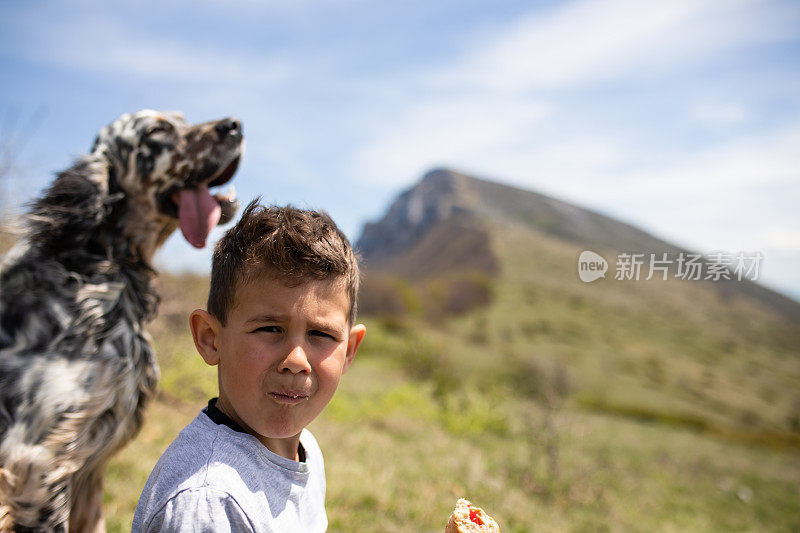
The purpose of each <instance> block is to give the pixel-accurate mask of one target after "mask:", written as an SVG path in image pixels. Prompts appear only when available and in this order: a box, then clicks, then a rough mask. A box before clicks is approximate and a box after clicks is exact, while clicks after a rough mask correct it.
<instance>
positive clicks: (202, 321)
mask: <svg viewBox="0 0 800 533" xmlns="http://www.w3.org/2000/svg"><path fill="white" fill-rule="evenodd" d="M189 327H190V328H191V330H192V338H193V339H194V345H195V347H196V348H197V351H198V352H199V353H200V356H201V357H202V358H203V361H205V362H206V364H208V365H211V366H214V365H217V364H219V346H218V342H217V341H218V335H219V332H220V329H222V325H221V324H220V322H219V320H217V318H216V317H215V316H214V315H212V314H211V313H209V312H208V311H204V310H202V309H195V310H194V311H192V314H191V315H189Z"/></svg>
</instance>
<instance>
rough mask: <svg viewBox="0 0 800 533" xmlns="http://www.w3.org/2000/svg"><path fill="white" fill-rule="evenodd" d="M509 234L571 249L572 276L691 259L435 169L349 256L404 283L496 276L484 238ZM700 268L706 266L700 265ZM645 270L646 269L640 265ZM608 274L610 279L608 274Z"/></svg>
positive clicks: (728, 289) (617, 228) (769, 296)
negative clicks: (615, 265)
mask: <svg viewBox="0 0 800 533" xmlns="http://www.w3.org/2000/svg"><path fill="white" fill-rule="evenodd" d="M508 226H514V227H519V228H525V229H528V230H530V231H533V232H538V233H540V234H543V235H545V236H547V237H549V238H551V239H554V240H557V241H560V242H563V243H565V244H569V245H573V247H574V249H575V250H576V259H575V261H572V262H571V263H570V264H565V265H564V267H565V268H568V267H571V268H573V270H576V269H577V254H579V253H580V251H582V250H592V251H595V252H601V253H602V254H604V255H605V257H607V258H610V257H614V256H616V255H617V254H619V253H622V252H628V253H644V254H645V260H648V259H649V257H650V255H651V254H655V257H656V258H661V257H662V254H664V253H666V254H667V258H668V260H672V261H673V262H672V264H671V265H670V271H669V272H670V274H671V275H672V276H674V275H675V274H676V270H675V269H676V259H677V258H678V257H679V255H680V254H681V253H683V254H685V255H688V254H691V253H692V252H691V251H689V250H686V249H683V248H681V247H679V246H677V245H675V244H671V243H668V242H666V241H664V240H661V239H659V238H658V237H655V236H653V235H650V234H649V233H647V232H645V231H642V230H640V229H638V228H636V227H634V226H631V225H629V224H626V223H624V222H620V221H618V220H615V219H613V218H610V217H608V216H605V215H602V214H600V213H597V212H594V211H591V210H588V209H585V208H582V207H578V206H576V205H573V204H570V203H567V202H564V201H561V200H558V199H556V198H552V197H550V196H546V195H543V194H539V193H536V192H532V191H527V190H523V189H519V188H515V187H510V186H507V185H502V184H500V183H495V182H491V181H486V180H482V179H477V178H474V177H470V176H467V175H465V174H462V173H459V172H455V171H452V170H447V169H436V170H432V171H431V172H428V173H427V174H425V176H424V177H423V178H422V180H421V181H420V182H419V183H418V184H416V185H415V186H413V187H412V188H410V189H408V190H406V191H405V192H403V193H402V194H401V195H400V196H399V197H398V198H397V199H396V200H395V201H394V203H392V205H391V206H390V207H389V210H388V211H387V213H386V214H385V215H384V217H383V218H382V219H381V220H379V221H377V222H373V223H367V224H366V225H365V227H364V230H363V233H362V235H361V237H360V239H359V240H358V242H357V245H356V246H357V248H358V249H359V250H360V252H361V255H362V257H363V259H364V261H365V264H366V266H367V268H368V269H370V268H372V269H374V270H377V271H383V272H391V273H395V274H399V275H402V276H406V277H423V278H424V277H430V276H437V275H441V274H442V273H443V272H452V271H471V270H475V271H482V272H494V271H496V269H497V267H498V265H499V263H500V260H499V258H498V257H497V256H496V254H495V253H494V250H493V247H492V246H491V242H492V237H491V233H492V230H491V229H490V228H494V229H496V230H498V231H500V232H502V231H503V228H504V227H508ZM704 263H705V265H706V266H707V265H708V261H706V260H704ZM643 266H644V267H647V265H643ZM612 274H613V272H612ZM731 277H733V278H734V279H731V280H727V279H724V278H722V279H719V280H716V281H713V282H711V281H709V282H705V281H704V280H702V281H701V280H698V281H693V283H695V284H697V285H705V286H707V288H711V289H712V290H716V291H718V292H719V294H721V295H722V297H723V298H728V299H730V298H738V297H741V298H746V299H749V300H752V301H754V302H757V303H759V304H761V305H763V306H764V307H765V308H767V309H770V310H772V311H774V312H776V313H778V314H780V315H783V316H785V317H786V318H787V319H790V320H794V321H797V322H800V303H798V302H796V301H794V300H792V299H790V298H788V297H786V296H784V295H782V294H780V293H777V292H775V291H773V290H770V289H768V288H766V287H763V286H761V285H758V284H756V283H752V282H750V281H748V280H741V281H740V280H737V279H735V276H731Z"/></svg>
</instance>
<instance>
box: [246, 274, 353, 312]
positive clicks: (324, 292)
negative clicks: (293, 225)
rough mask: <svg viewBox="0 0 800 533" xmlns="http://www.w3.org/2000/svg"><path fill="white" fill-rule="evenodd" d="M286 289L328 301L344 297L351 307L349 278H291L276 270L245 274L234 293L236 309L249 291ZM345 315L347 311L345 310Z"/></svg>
mask: <svg viewBox="0 0 800 533" xmlns="http://www.w3.org/2000/svg"><path fill="white" fill-rule="evenodd" d="M276 286H277V287H285V288H287V289H296V288H299V289H300V292H303V289H305V288H307V289H308V292H312V291H313V292H314V293H316V294H318V295H321V296H324V297H325V298H326V299H339V298H340V297H342V296H344V298H345V301H346V302H347V303H348V305H349V303H350V302H349V300H350V296H349V293H348V289H347V278H346V277H344V276H331V277H329V278H322V279H319V278H316V277H311V276H291V275H287V274H285V273H282V272H278V271H276V270H274V269H263V268H262V269H259V270H254V269H251V270H250V271H249V272H245V275H244V276H242V278H241V279H240V281H239V283H237V286H236V291H235V293H234V307H236V306H237V304H238V303H240V301H241V300H242V299H243V298H244V297H245V295H247V294H249V293H248V292H247V291H248V290H249V291H253V290H255V291H259V290H261V289H266V288H269V287H276ZM345 314H348V313H347V309H345Z"/></svg>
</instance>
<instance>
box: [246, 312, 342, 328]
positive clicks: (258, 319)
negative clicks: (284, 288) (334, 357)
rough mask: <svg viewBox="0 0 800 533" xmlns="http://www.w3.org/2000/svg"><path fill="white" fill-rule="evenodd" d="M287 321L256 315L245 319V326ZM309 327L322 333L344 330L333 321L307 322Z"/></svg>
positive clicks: (274, 316) (283, 317)
mask: <svg viewBox="0 0 800 533" xmlns="http://www.w3.org/2000/svg"><path fill="white" fill-rule="evenodd" d="M286 320H287V317H286V316H284V315H280V314H277V315H276V314H264V315H257V316H254V317H251V318H249V319H247V321H246V322H245V323H246V324H261V323H264V322H284V321H286ZM308 324H309V326H310V327H311V329H320V330H323V331H339V330H340V329H344V326H339V325H337V323H336V322H335V321H326V320H309V321H308Z"/></svg>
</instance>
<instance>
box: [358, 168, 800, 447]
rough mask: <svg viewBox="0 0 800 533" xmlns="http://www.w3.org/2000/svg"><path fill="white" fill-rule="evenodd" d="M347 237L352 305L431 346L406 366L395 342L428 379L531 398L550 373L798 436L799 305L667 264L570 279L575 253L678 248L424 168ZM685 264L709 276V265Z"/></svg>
mask: <svg viewBox="0 0 800 533" xmlns="http://www.w3.org/2000/svg"><path fill="white" fill-rule="evenodd" d="M356 247H357V248H358V250H359V252H360V254H361V256H362V258H363V264H364V270H365V283H364V291H363V293H362V294H363V296H362V301H363V302H364V305H363V306H362V309H363V310H364V313H365V314H367V315H370V314H372V315H374V316H383V317H385V318H390V319H391V320H392V322H391V323H392V324H394V326H392V327H398V326H397V324H400V326H399V327H407V328H409V330H410V331H413V335H412V334H411V333H409V335H410V337H409V339H407V340H408V342H410V343H412V344H413V343H418V344H420V346H423V345H424V346H428V348H430V346H436V347H437V348H435V349H432V350H433V352H434V355H430V354H429V355H428V356H426V357H427V358H426V359H425V360H424V361H423V362H422V363H421V362H420V361H418V360H417V359H415V357H416V355H414V350H411V352H410V355H409V356H408V362H407V364H408V365H409V371H410V372H412V373H413V372H419V370H418V368H417V369H416V370H415V369H414V368H410V366H411V365H414V364H417V365H421V367H422V368H426V369H428V372H429V374H428V375H427V377H428V379H432V380H434V381H435V382H436V383H437V385H436V386H437V387H444V386H453V385H452V383H453V382H455V383H459V384H460V385H459V386H461V387H468V386H475V387H478V388H486V389H490V390H494V389H496V388H497V387H505V386H510V387H512V388H514V390H516V391H517V392H519V393H522V394H526V395H531V394H532V395H534V396H535V395H537V394H538V395H541V394H542V387H543V386H544V387H545V389H547V387H551V386H552V383H551V382H553V381H554V380H555V381H559V380H560V381H559V382H561V381H564V382H565V383H567V384H566V385H564V384H563V383H562V385H559V386H558V387H556V388H558V389H560V390H562V392H563V393H564V394H565V395H566V396H565V397H566V398H568V400H569V401H570V402H572V403H573V404H574V405H575V406H578V407H579V408H581V409H589V410H599V411H603V412H606V413H616V414H620V415H623V416H631V417H635V418H643V419H646V420H657V421H671V422H675V423H681V424H685V425H687V426H689V427H692V428H696V429H702V430H707V431H711V432H714V433H716V434H722V435H726V436H732V435H734V436H736V438H744V439H749V440H762V441H764V440H765V441H770V442H778V443H784V444H785V443H790V444H791V445H792V446H800V392H798V391H800V388H798V383H800V328H799V327H798V324H800V303H798V302H796V301H794V300H792V299H790V298H787V297H786V296H784V295H781V294H779V293H777V292H775V291H772V290H769V289H767V288H765V287H763V286H761V285H759V284H757V283H755V282H751V281H748V280H746V279H745V280H742V281H739V280H737V279H736V278H735V276H732V278H733V279H730V280H725V279H720V280H718V281H712V280H705V279H700V280H693V279H680V277H676V273H677V270H676V268H677V267H676V264H675V263H673V264H671V265H670V266H669V269H668V271H667V273H666V279H663V278H662V274H660V273H658V274H657V275H656V276H654V277H653V279H651V280H645V278H646V275H645V274H646V271H647V267H648V265H647V264H645V265H643V267H642V274H641V277H640V278H639V279H619V280H618V279H615V275H614V274H615V269H614V267H613V266H609V269H608V272H607V273H606V276H605V279H598V280H596V281H594V282H591V283H584V282H582V281H581V280H580V279H579V276H578V258H579V256H580V254H581V252H582V251H584V250H591V251H594V252H596V253H597V254H600V255H601V256H602V257H603V258H605V259H606V260H608V262H609V264H610V265H611V264H613V263H614V261H613V260H614V259H615V258H616V259H619V258H620V256H619V254H620V253H623V252H624V253H643V254H646V256H647V257H649V256H650V254H655V257H657V258H661V257H662V256H661V254H664V253H666V254H668V255H667V257H668V258H670V259H671V260H672V261H673V262H674V261H676V259H677V257H678V256H679V255H680V254H681V253H684V254H689V253H691V252H690V251H688V250H684V249H682V248H681V247H680V246H677V245H674V244H671V243H669V242H666V241H664V240H662V239H659V238H658V237H655V236H653V235H650V234H649V233H647V232H645V231H642V230H640V229H638V228H636V227H634V226H632V225H630V224H626V223H623V222H620V221H618V220H614V219H613V218H610V217H608V216H605V215H602V214H600V213H597V212H594V211H591V210H588V209H584V208H581V207H578V206H575V205H573V204H570V203H567V202H564V201H561V200H558V199H556V198H552V197H549V196H545V195H542V194H538V193H535V192H532V191H526V190H522V189H518V188H514V187H509V186H506V185H502V184H499V183H494V182H491V181H486V180H482V179H477V178H474V177H470V176H467V175H465V174H463V173H459V172H455V171H452V170H447V169H436V170H433V171H431V172H429V173H427V174H426V175H425V176H424V177H423V178H422V180H421V181H420V182H419V183H417V184H416V185H414V186H413V187H411V188H410V189H408V190H406V191H405V192H403V193H402V194H400V195H399V197H398V198H397V199H396V200H395V201H394V202H393V203H392V204H391V206H390V207H389V208H388V210H387V212H386V214H385V215H384V216H383V217H382V218H381V219H380V220H378V221H376V222H372V223H369V224H366V226H365V227H364V230H363V233H362V235H361V237H360V238H359V239H358V241H357V243H356ZM732 252H734V251H732ZM701 263H702V268H704V269H705V270H703V272H710V270H709V269H711V268H712V266H713V265H712V263H713V262H710V261H709V260H707V259H703V260H702V262H701ZM617 266H619V265H617ZM728 274H729V275H730V272H728ZM703 277H705V276H703ZM409 302H410V303H409ZM360 305H361V304H360ZM403 324H405V326H403ZM423 338H424V339H427V340H426V341H425V342H424V343H423V341H422V340H420V339H423ZM428 348H426V349H428ZM429 351H430V350H429ZM434 362H435V364H434ZM547 369H550V370H547ZM548 372H549V373H548ZM417 375H418V374H417ZM548 376H549V377H548ZM557 376H561V377H557ZM556 378H557V379H556ZM562 378H563V379H562ZM437 380H438V381H437ZM548 383H550V385H548ZM448 384H449V385H448ZM469 384H471V385H469ZM551 388H552V387H551ZM547 390H550V389H547ZM567 391H569V392H567ZM545 392H546V391H545ZM545 396H547V394H545Z"/></svg>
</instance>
